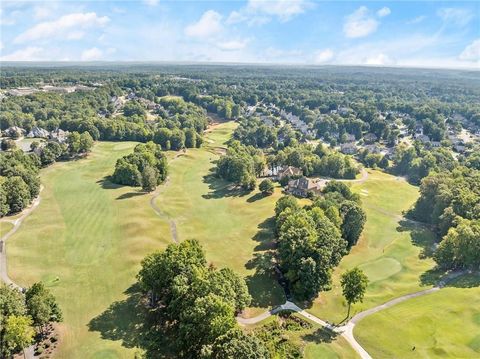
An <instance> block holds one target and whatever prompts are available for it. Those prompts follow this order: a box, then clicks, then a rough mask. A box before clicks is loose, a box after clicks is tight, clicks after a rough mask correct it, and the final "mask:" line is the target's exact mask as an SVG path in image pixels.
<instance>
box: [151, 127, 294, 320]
mask: <svg viewBox="0 0 480 359" xmlns="http://www.w3.org/2000/svg"><path fill="white" fill-rule="evenodd" d="M234 126H236V124H235V123H233V122H230V123H223V124H220V125H217V126H216V127H214V129H213V131H212V132H210V133H209V134H208V135H207V136H206V142H207V143H206V147H205V148H202V149H189V150H188V151H187V153H186V155H185V156H181V157H178V158H176V159H175V160H173V161H172V162H171V163H170V181H169V183H168V185H166V187H165V188H164V189H163V190H162V192H161V194H160V196H159V197H158V198H157V200H156V204H157V206H158V207H159V208H160V209H161V210H162V211H163V212H164V213H165V214H166V215H167V216H168V217H169V218H171V219H172V220H174V221H175V223H176V227H177V233H178V239H179V240H185V239H189V238H195V239H198V240H199V241H200V242H201V243H202V245H203V247H204V248H205V250H206V254H207V259H208V260H210V261H211V262H212V263H213V264H214V265H216V266H218V267H226V266H228V267H230V268H232V269H234V270H235V271H236V272H238V273H240V274H242V275H244V276H246V277H247V284H248V285H249V289H250V292H251V294H252V296H253V306H254V307H260V308H266V307H268V306H271V305H275V304H281V303H283V302H284V301H285V298H284V296H283V292H282V290H281V288H280V287H279V286H278V284H277V282H276V281H275V280H274V279H273V278H272V277H270V276H267V275H261V274H259V273H257V272H256V267H257V265H258V264H257V262H260V259H259V255H260V254H261V253H262V252H263V251H264V250H266V249H269V248H271V247H272V244H273V243H272V242H273V239H274V238H273V232H272V226H273V220H272V219H271V218H272V217H273V215H274V206H275V202H276V200H277V199H278V198H279V197H280V195H281V193H280V188H277V189H276V191H275V193H274V194H273V195H272V196H268V197H263V196H262V195H261V194H260V193H259V192H258V191H254V192H251V193H246V192H244V191H241V190H236V189H229V186H230V184H229V183H227V182H224V181H222V180H219V179H217V178H215V177H214V176H212V175H211V173H210V169H211V168H212V167H213V166H214V164H213V161H214V160H216V159H217V158H218V157H219V155H218V153H220V152H222V148H223V147H224V146H225V144H224V143H225V141H226V140H227V139H228V138H229V137H230V134H231V132H232V130H233V128H234ZM249 312H250V313H249V314H254V313H253V312H252V310H250V311H249Z"/></svg>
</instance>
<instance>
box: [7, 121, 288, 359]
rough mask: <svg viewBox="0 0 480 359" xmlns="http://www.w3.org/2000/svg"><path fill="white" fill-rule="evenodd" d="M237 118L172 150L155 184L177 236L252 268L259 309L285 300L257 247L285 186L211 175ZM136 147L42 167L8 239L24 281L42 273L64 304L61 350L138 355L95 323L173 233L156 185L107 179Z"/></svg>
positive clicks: (109, 146)
mask: <svg viewBox="0 0 480 359" xmlns="http://www.w3.org/2000/svg"><path fill="white" fill-rule="evenodd" d="M234 126H235V124H234V123H224V124H220V125H217V126H214V127H212V129H211V130H210V132H209V133H208V134H207V145H206V146H204V147H203V148H201V149H192V150H188V151H187V152H186V154H182V156H179V157H176V158H174V157H175V156H174V153H173V152H171V153H169V154H168V156H169V157H170V158H173V160H171V162H170V179H169V181H168V182H167V183H166V184H164V185H162V186H160V187H159V189H158V192H159V193H160V194H159V196H158V198H157V199H156V205H157V206H158V207H159V208H160V209H161V210H162V211H165V213H166V214H167V215H168V216H172V218H174V220H175V223H176V226H177V230H178V237H179V239H180V240H183V239H186V238H196V239H198V240H200V241H201V242H202V245H203V246H204V248H205V250H206V252H207V258H208V259H209V260H210V261H212V263H213V264H214V265H216V266H218V267H223V266H229V267H231V268H232V269H234V270H235V271H237V272H239V273H240V274H242V275H244V276H246V277H247V282H248V284H249V288H250V290H251V293H252V296H253V298H254V300H253V305H254V307H257V311H260V310H264V309H265V308H267V307H269V306H271V305H275V304H279V303H281V302H283V301H284V297H283V292H282V290H281V288H280V287H279V286H278V285H277V284H276V281H275V280H274V278H273V277H270V276H268V275H263V274H257V263H256V260H255V259H256V258H257V255H256V253H257V252H258V253H259V254H260V253H262V252H263V251H264V250H265V249H269V248H270V247H271V241H272V239H273V237H272V232H271V225H272V223H271V221H266V220H267V219H268V218H270V217H272V216H273V208H274V204H275V201H276V200H277V199H278V197H279V196H280V190H279V189H277V190H276V192H275V194H274V195H272V196H269V197H263V196H262V195H260V194H259V193H258V192H252V193H237V192H236V191H235V190H232V191H230V190H229V189H228V188H227V183H224V182H222V181H218V180H216V179H214V178H212V177H211V176H209V171H210V168H211V167H213V166H214V163H213V161H214V160H215V159H216V158H218V156H219V153H220V152H221V149H219V148H221V147H222V146H223V145H224V142H225V141H226V140H227V139H228V138H229V137H230V135H231V132H232V131H233V129H234ZM134 146H135V143H133V142H121V143H114V142H99V143H97V144H96V145H95V147H94V150H93V152H92V153H91V154H90V155H89V156H88V158H87V159H81V160H78V161H72V162H62V163H56V164H54V165H53V166H50V167H48V168H46V169H43V170H42V172H41V180H42V184H43V186H44V190H43V191H42V194H41V202H40V205H39V206H38V208H37V209H36V210H35V211H34V212H33V213H32V214H31V215H30V216H29V217H27V218H26V219H25V221H24V222H23V223H22V225H21V227H20V228H19V230H18V231H17V232H16V233H15V234H14V235H13V236H12V237H11V238H10V239H9V240H8V242H7V249H8V271H9V275H10V277H11V278H12V279H13V280H14V281H15V282H17V283H19V284H21V285H29V284H31V283H33V282H35V281H40V280H41V281H43V282H45V284H46V285H47V286H48V287H50V288H51V290H52V291H53V293H54V294H55V296H56V297H57V299H58V301H59V303H60V306H61V308H62V310H63V312H64V322H63V323H62V324H61V325H60V328H59V330H60V331H61V337H62V339H61V342H60V345H59V348H58V352H57V355H58V357H60V358H131V357H132V356H133V353H134V350H135V349H133V348H132V349H130V348H127V347H130V346H133V345H132V344H131V343H126V341H125V340H123V341H121V340H115V339H121V338H116V337H115V335H109V336H108V338H111V339H114V340H105V338H103V339H102V334H101V333H99V331H95V330H89V323H90V322H91V321H92V319H94V318H96V317H98V316H101V315H102V313H104V312H105V311H106V310H107V309H108V308H109V307H110V306H111V305H112V303H117V302H119V301H122V300H124V299H125V298H127V295H126V291H127V290H128V288H130V287H131V286H132V285H133V284H134V283H135V275H136V273H137V272H138V269H139V266H140V261H141V260H142V259H143V258H144V257H145V255H146V254H148V253H150V252H152V251H154V250H157V249H162V248H164V247H165V246H166V245H167V244H169V243H171V242H172V240H173V239H172V234H171V227H170V224H169V221H168V220H166V219H165V218H164V217H162V216H159V215H158V214H156V213H155V211H154V210H153V209H152V207H151V205H150V200H151V199H152V196H153V195H152V194H145V193H142V192H140V191H139V189H138V188H131V187H124V186H118V185H115V184H112V183H111V182H109V181H108V178H107V176H108V175H110V174H111V173H112V172H113V168H114V165H115V162H116V160H117V159H118V158H119V157H121V156H124V155H125V154H128V153H130V152H132V150H133V147H134ZM206 177H208V178H206ZM262 308H263V309H262ZM250 311H251V312H252V313H255V312H256V310H255V308H252V309H251V310H250ZM247 314H249V313H248V312H247ZM115 320H118V321H119V322H118V323H111V324H112V325H118V326H119V327H123V326H124V325H125V323H122V322H121V321H122V316H118V317H116V319H115ZM128 320H129V318H128V316H125V317H123V321H128ZM110 334H111V333H110ZM123 339H124V338H123ZM122 344H123V345H122Z"/></svg>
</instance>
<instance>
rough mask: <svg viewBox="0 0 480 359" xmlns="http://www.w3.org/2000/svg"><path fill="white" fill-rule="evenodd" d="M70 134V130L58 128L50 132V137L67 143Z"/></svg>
mask: <svg viewBox="0 0 480 359" xmlns="http://www.w3.org/2000/svg"><path fill="white" fill-rule="evenodd" d="M68 135H69V132H68V131H63V130H62V129H60V128H57V129H56V130H54V131H52V132H50V135H49V136H48V138H49V139H51V140H53V141H56V142H58V143H65V142H66V141H67V137H68Z"/></svg>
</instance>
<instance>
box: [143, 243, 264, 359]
mask: <svg viewBox="0 0 480 359" xmlns="http://www.w3.org/2000/svg"><path fill="white" fill-rule="evenodd" d="M138 280H139V283H140V285H141V287H142V289H143V290H144V292H145V293H148V294H149V295H150V297H151V298H152V302H153V303H154V305H155V307H157V308H159V310H161V311H162V313H163V314H164V315H165V322H162V323H159V325H160V326H162V327H164V326H165V325H167V324H166V323H168V328H165V330H168V333H169V336H168V340H169V341H170V342H169V346H170V347H172V346H173V347H174V350H175V353H176V355H175V356H176V357H182V358H199V357H202V358H237V357H238V358H259V359H260V358H267V356H266V350H265V348H264V347H263V343H262V342H261V341H259V340H257V339H255V338H254V337H253V336H250V335H247V334H244V333H243V332H242V331H241V329H240V328H239V326H238V324H237V322H236V320H235V314H236V313H238V312H239V311H241V310H243V309H244V308H245V307H247V306H248V305H249V304H250V300H251V298H250V295H249V294H248V289H247V286H246V284H245V281H244V280H243V279H242V278H240V277H239V276H238V275H237V274H235V273H234V272H233V271H232V270H230V269H228V268H222V269H217V268H215V267H214V266H212V265H210V266H209V265H207V261H206V259H205V254H204V252H203V250H202V248H201V246H200V244H199V243H198V242H197V241H195V240H186V241H183V242H181V243H180V244H170V245H169V246H168V247H167V248H166V250H165V251H162V252H155V253H153V254H151V255H149V256H147V257H146V258H145V259H144V260H143V261H142V268H141V270H140V272H139V274H138ZM164 335H165V333H164V332H162V333H159V334H158V338H157V340H158V342H157V345H158V346H159V347H161V346H162V345H163V344H162V343H163V342H164V341H165V340H167V338H165V337H164ZM172 341H173V342H172Z"/></svg>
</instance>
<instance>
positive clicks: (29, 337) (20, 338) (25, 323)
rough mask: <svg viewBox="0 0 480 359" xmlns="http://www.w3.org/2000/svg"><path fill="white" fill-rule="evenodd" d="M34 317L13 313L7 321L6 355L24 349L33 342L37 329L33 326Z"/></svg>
mask: <svg viewBox="0 0 480 359" xmlns="http://www.w3.org/2000/svg"><path fill="white" fill-rule="evenodd" d="M32 324H33V323H32V319H31V318H30V317H27V316H23V315H20V316H16V315H12V316H10V317H8V318H7V320H6V323H5V337H4V342H5V347H4V354H5V357H9V356H11V355H12V354H13V353H15V352H16V351H20V350H24V349H25V348H26V347H28V346H29V345H30V344H32V343H33V338H34V335H35V330H34V329H33V327H32Z"/></svg>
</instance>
